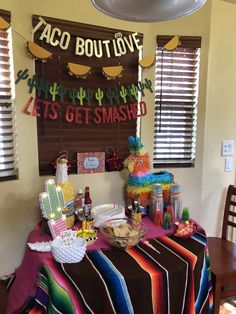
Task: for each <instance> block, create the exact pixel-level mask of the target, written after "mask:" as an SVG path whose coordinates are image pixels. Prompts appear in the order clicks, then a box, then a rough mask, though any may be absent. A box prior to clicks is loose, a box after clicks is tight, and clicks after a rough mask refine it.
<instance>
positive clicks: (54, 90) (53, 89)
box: [49, 82, 58, 101]
mask: <svg viewBox="0 0 236 314" xmlns="http://www.w3.org/2000/svg"><path fill="white" fill-rule="evenodd" d="M49 90H50V94H51V95H52V101H55V100H56V96H57V92H58V85H57V83H56V82H54V83H53V84H52V85H51V86H50V89H49Z"/></svg>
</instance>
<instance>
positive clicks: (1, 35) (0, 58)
mask: <svg viewBox="0 0 236 314" xmlns="http://www.w3.org/2000/svg"><path fill="white" fill-rule="evenodd" d="M0 16H1V17H2V18H4V19H5V20H6V21H7V22H8V23H11V12H9V11H6V10H1V9H0ZM4 41H5V42H4ZM1 67H2V69H1ZM0 69H1V70H2V71H1V70H0V73H1V72H3V73H4V72H5V77H4V78H3V80H1V77H0V136H1V135H3V136H2V139H1V138H0V145H1V147H0V181H8V180H15V179H18V168H17V151H16V146H17V145H16V144H17V143H16V125H15V106H14V102H15V84H14V63H13V43H12V28H11V26H10V27H9V28H8V29H7V30H6V31H0ZM3 75H4V74H3ZM1 124H2V128H1ZM1 158H3V160H1ZM4 159H5V160H4ZM1 167H4V168H5V169H1Z"/></svg>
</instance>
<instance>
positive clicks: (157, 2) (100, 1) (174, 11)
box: [91, 0, 207, 22]
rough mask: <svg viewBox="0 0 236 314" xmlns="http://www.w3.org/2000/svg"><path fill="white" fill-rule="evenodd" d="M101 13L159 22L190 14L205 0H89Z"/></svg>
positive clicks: (141, 20) (129, 19)
mask: <svg viewBox="0 0 236 314" xmlns="http://www.w3.org/2000/svg"><path fill="white" fill-rule="evenodd" d="M91 1H92V3H93V5H94V6H95V7H96V8H97V9H98V10H99V11H101V12H102V13H104V14H107V15H109V16H112V17H114V18H117V19H121V20H126V21H133V22H161V21H166V20H172V19H176V18H179V17H182V16H185V15H189V14H192V13H193V12H195V11H197V10H199V9H200V8H201V7H202V6H203V5H204V4H205V3H206V1H207V0H146V1H145V0H91Z"/></svg>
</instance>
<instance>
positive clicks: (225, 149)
mask: <svg viewBox="0 0 236 314" xmlns="http://www.w3.org/2000/svg"><path fill="white" fill-rule="evenodd" d="M233 154H234V140H225V141H223V142H222V149H221V156H233Z"/></svg>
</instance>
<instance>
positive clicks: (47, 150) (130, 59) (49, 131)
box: [33, 15, 142, 175]
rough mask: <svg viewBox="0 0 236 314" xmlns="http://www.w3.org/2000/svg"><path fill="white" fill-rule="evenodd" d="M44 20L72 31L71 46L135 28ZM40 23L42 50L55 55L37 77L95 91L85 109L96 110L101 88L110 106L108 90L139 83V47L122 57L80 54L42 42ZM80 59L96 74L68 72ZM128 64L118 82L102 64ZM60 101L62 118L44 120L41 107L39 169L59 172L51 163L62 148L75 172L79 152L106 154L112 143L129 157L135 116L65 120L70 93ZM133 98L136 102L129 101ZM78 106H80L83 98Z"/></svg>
mask: <svg viewBox="0 0 236 314" xmlns="http://www.w3.org/2000/svg"><path fill="white" fill-rule="evenodd" d="M38 18H39V16H36V15H34V16H33V26H35V25H36V24H37V23H38ZM43 19H44V20H45V21H46V22H47V23H49V24H51V25H52V27H58V28H59V29H60V30H61V31H62V32H63V31H67V32H69V33H70V35H71V40H70V45H71V46H72V47H75V41H76V36H79V37H82V38H83V39H85V40H86V39H88V38H89V39H92V40H99V39H100V40H105V39H108V40H109V39H110V40H112V39H114V35H115V34H116V33H118V32H119V33H122V35H123V36H128V35H129V34H131V32H127V31H121V30H116V29H111V28H104V27H98V26H93V25H87V24H82V23H76V22H70V21H64V20H59V19H54V18H49V17H43ZM42 29H43V27H41V28H40V29H39V30H38V31H37V32H36V33H35V34H34V42H35V43H37V44H39V45H41V46H42V47H43V48H45V49H47V50H48V51H50V52H52V53H53V56H52V58H51V59H50V60H49V61H48V62H46V63H42V62H41V61H38V60H36V62H35V73H36V76H37V77H40V78H43V80H47V81H48V82H50V83H53V82H58V83H60V84H63V86H65V87H66V88H67V89H68V90H70V89H73V88H77V89H79V88H80V87H83V89H90V90H92V92H93V98H92V100H91V104H90V105H87V103H85V104H84V105H83V106H84V108H86V107H89V109H90V110H91V111H93V110H94V109H95V108H96V107H97V106H98V103H97V102H96V99H95V94H94V93H95V90H96V89H97V88H100V89H101V90H102V91H103V92H104V97H103V99H102V107H106V108H107V107H109V106H111V105H110V104H109V103H108V99H107V98H106V96H105V95H106V92H107V91H108V89H109V88H113V89H115V88H116V87H121V86H129V85H130V84H133V83H134V84H137V81H138V60H139V51H138V50H136V51H134V52H132V53H127V54H125V55H123V56H121V57H119V58H118V57H115V56H112V55H111V57H110V58H108V57H106V58H105V57H102V58H96V57H87V56H86V55H83V56H76V55H75V53H74V50H73V49H67V50H61V49H60V48H59V47H58V46H57V47H53V46H51V45H48V44H46V43H45V41H40V40H39V36H40V34H41V32H42ZM138 38H139V39H140V43H142V34H138ZM68 62H72V63H79V64H82V65H87V66H91V74H89V75H88V76H87V77H86V79H81V78H79V79H77V78H76V77H74V76H70V75H69V74H68V69H67V63H68ZM115 65H123V67H124V71H123V75H122V77H120V78H116V79H115V80H107V78H106V77H105V76H104V74H103V73H102V67H104V66H115ZM57 101H58V102H59V103H60V119H55V120H50V119H43V118H42V115H43V110H44V108H43V105H42V106H41V110H42V111H41V113H42V114H41V117H38V118H37V130H38V154H39V172H40V175H48V174H54V173H55V170H54V169H53V167H52V162H53V161H55V159H56V157H57V154H58V153H59V152H60V151H61V150H67V151H68V152H69V156H70V158H71V161H72V167H71V172H72V173H76V154H77V152H98V151H101V152H106V149H107V147H113V148H114V149H115V150H116V151H117V152H118V154H119V155H120V156H121V157H123V158H125V157H126V155H127V154H128V136H129V135H136V122H137V121H136V119H130V120H126V121H123V122H121V121H120V122H116V123H101V124H95V123H94V122H93V121H92V119H90V118H89V119H88V123H87V124H85V123H68V122H67V121H66V120H65V118H64V117H65V107H66V104H69V103H70V104H71V99H70V97H69V93H67V94H66V95H65V98H64V100H63V101H61V100H60V99H58V100H57ZM130 101H131V102H134V101H133V100H130ZM121 103H122V99H121V98H120V99H119V98H118V102H117V100H116V101H114V104H113V105H119V104H121ZM76 106H80V105H79V102H78V103H77V104H76Z"/></svg>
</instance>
